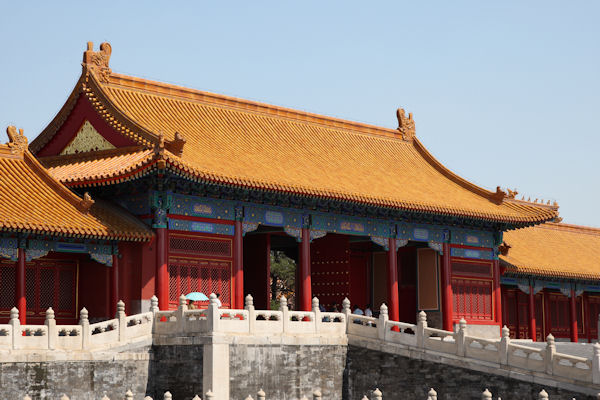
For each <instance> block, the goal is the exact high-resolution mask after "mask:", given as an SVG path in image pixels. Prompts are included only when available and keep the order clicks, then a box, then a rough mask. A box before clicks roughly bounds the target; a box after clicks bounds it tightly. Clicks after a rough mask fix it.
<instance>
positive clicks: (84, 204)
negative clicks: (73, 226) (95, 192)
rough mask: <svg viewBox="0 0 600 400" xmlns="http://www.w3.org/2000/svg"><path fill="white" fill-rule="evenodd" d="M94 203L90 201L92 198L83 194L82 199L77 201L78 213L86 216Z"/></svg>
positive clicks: (86, 193)
mask: <svg viewBox="0 0 600 400" xmlns="http://www.w3.org/2000/svg"><path fill="white" fill-rule="evenodd" d="M94 203H95V201H94V200H93V199H92V196H90V194H89V193H88V192H85V193H84V194H83V198H82V199H81V200H80V201H79V211H81V212H82V213H84V214H87V213H88V212H89V211H90V208H91V207H92V205H93V204H94Z"/></svg>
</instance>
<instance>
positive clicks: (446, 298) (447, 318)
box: [442, 243, 454, 331]
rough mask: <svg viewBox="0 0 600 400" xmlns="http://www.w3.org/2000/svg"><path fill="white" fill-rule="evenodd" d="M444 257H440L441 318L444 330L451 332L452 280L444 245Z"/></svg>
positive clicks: (448, 257) (447, 247)
mask: <svg viewBox="0 0 600 400" xmlns="http://www.w3.org/2000/svg"><path fill="white" fill-rule="evenodd" d="M443 252H444V255H443V257H442V300H443V301H442V313H443V315H442V317H443V320H444V321H443V322H444V323H443V325H444V330H447V331H453V330H454V327H453V324H452V318H453V315H452V313H453V306H452V278H451V271H450V245H449V244H448V243H444V247H443Z"/></svg>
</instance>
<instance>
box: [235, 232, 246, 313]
mask: <svg viewBox="0 0 600 400" xmlns="http://www.w3.org/2000/svg"><path fill="white" fill-rule="evenodd" d="M243 243H244V242H243V239H242V221H235V226H234V235H233V288H234V291H235V295H234V296H233V304H232V308H244V252H243Z"/></svg>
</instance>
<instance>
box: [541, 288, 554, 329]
mask: <svg viewBox="0 0 600 400" xmlns="http://www.w3.org/2000/svg"><path fill="white" fill-rule="evenodd" d="M542 294H543V297H542V304H543V306H544V319H543V321H542V324H543V325H542V329H544V336H542V337H543V339H544V340H546V338H547V337H548V334H550V332H552V326H551V322H552V318H550V301H549V298H548V292H547V291H546V289H543V290H542Z"/></svg>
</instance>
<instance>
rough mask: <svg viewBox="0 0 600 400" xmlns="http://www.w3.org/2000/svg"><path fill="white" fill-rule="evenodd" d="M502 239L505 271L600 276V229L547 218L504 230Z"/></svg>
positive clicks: (582, 276) (599, 277)
mask: <svg viewBox="0 0 600 400" xmlns="http://www.w3.org/2000/svg"><path fill="white" fill-rule="evenodd" d="M504 242H505V243H506V244H508V245H509V246H511V248H510V249H509V250H508V254H507V255H501V256H500V259H501V260H502V261H503V264H504V265H506V267H507V272H514V273H520V274H533V275H543V276H555V277H564V278H578V279H594V280H597V279H600V229H596V228H588V227H584V226H577V225H568V224H560V223H559V224H557V223H551V222H548V223H545V224H542V225H538V226H534V227H529V228H524V229H517V230H514V231H508V232H506V233H505V234H504Z"/></svg>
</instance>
